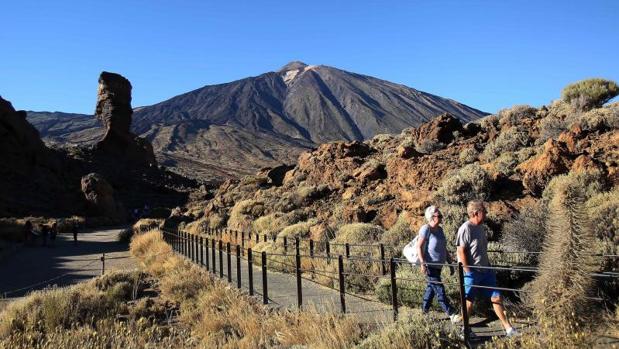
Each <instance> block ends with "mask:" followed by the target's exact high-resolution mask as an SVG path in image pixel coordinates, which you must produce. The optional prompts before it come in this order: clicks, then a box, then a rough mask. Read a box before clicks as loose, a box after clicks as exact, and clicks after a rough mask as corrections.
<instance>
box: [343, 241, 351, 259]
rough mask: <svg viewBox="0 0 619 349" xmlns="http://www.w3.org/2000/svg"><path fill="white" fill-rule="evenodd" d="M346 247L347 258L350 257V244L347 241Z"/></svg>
mask: <svg viewBox="0 0 619 349" xmlns="http://www.w3.org/2000/svg"><path fill="white" fill-rule="evenodd" d="M344 247H346V258H350V244H349V243H348V242H347V243H346V244H345V245H344Z"/></svg>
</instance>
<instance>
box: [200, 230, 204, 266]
mask: <svg viewBox="0 0 619 349" xmlns="http://www.w3.org/2000/svg"><path fill="white" fill-rule="evenodd" d="M200 265H202V266H204V238H203V237H201V236H200Z"/></svg>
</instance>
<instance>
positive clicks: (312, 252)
mask: <svg viewBox="0 0 619 349" xmlns="http://www.w3.org/2000/svg"><path fill="white" fill-rule="evenodd" d="M309 249H310V257H312V258H313V257H314V240H312V239H310V241H309Z"/></svg>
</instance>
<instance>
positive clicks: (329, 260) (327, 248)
mask: <svg viewBox="0 0 619 349" xmlns="http://www.w3.org/2000/svg"><path fill="white" fill-rule="evenodd" d="M325 250H326V253H327V264H331V244H330V243H329V240H327V242H326V245H325Z"/></svg>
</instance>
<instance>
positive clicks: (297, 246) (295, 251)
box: [294, 237, 301, 256]
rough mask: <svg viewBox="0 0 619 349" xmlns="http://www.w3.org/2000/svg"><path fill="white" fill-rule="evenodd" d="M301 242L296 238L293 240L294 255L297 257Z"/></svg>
mask: <svg viewBox="0 0 619 349" xmlns="http://www.w3.org/2000/svg"><path fill="white" fill-rule="evenodd" d="M300 245H301V241H300V240H299V238H298V237H295V238H294V254H295V255H296V256H298V255H299V254H300V253H301V246H300Z"/></svg>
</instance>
